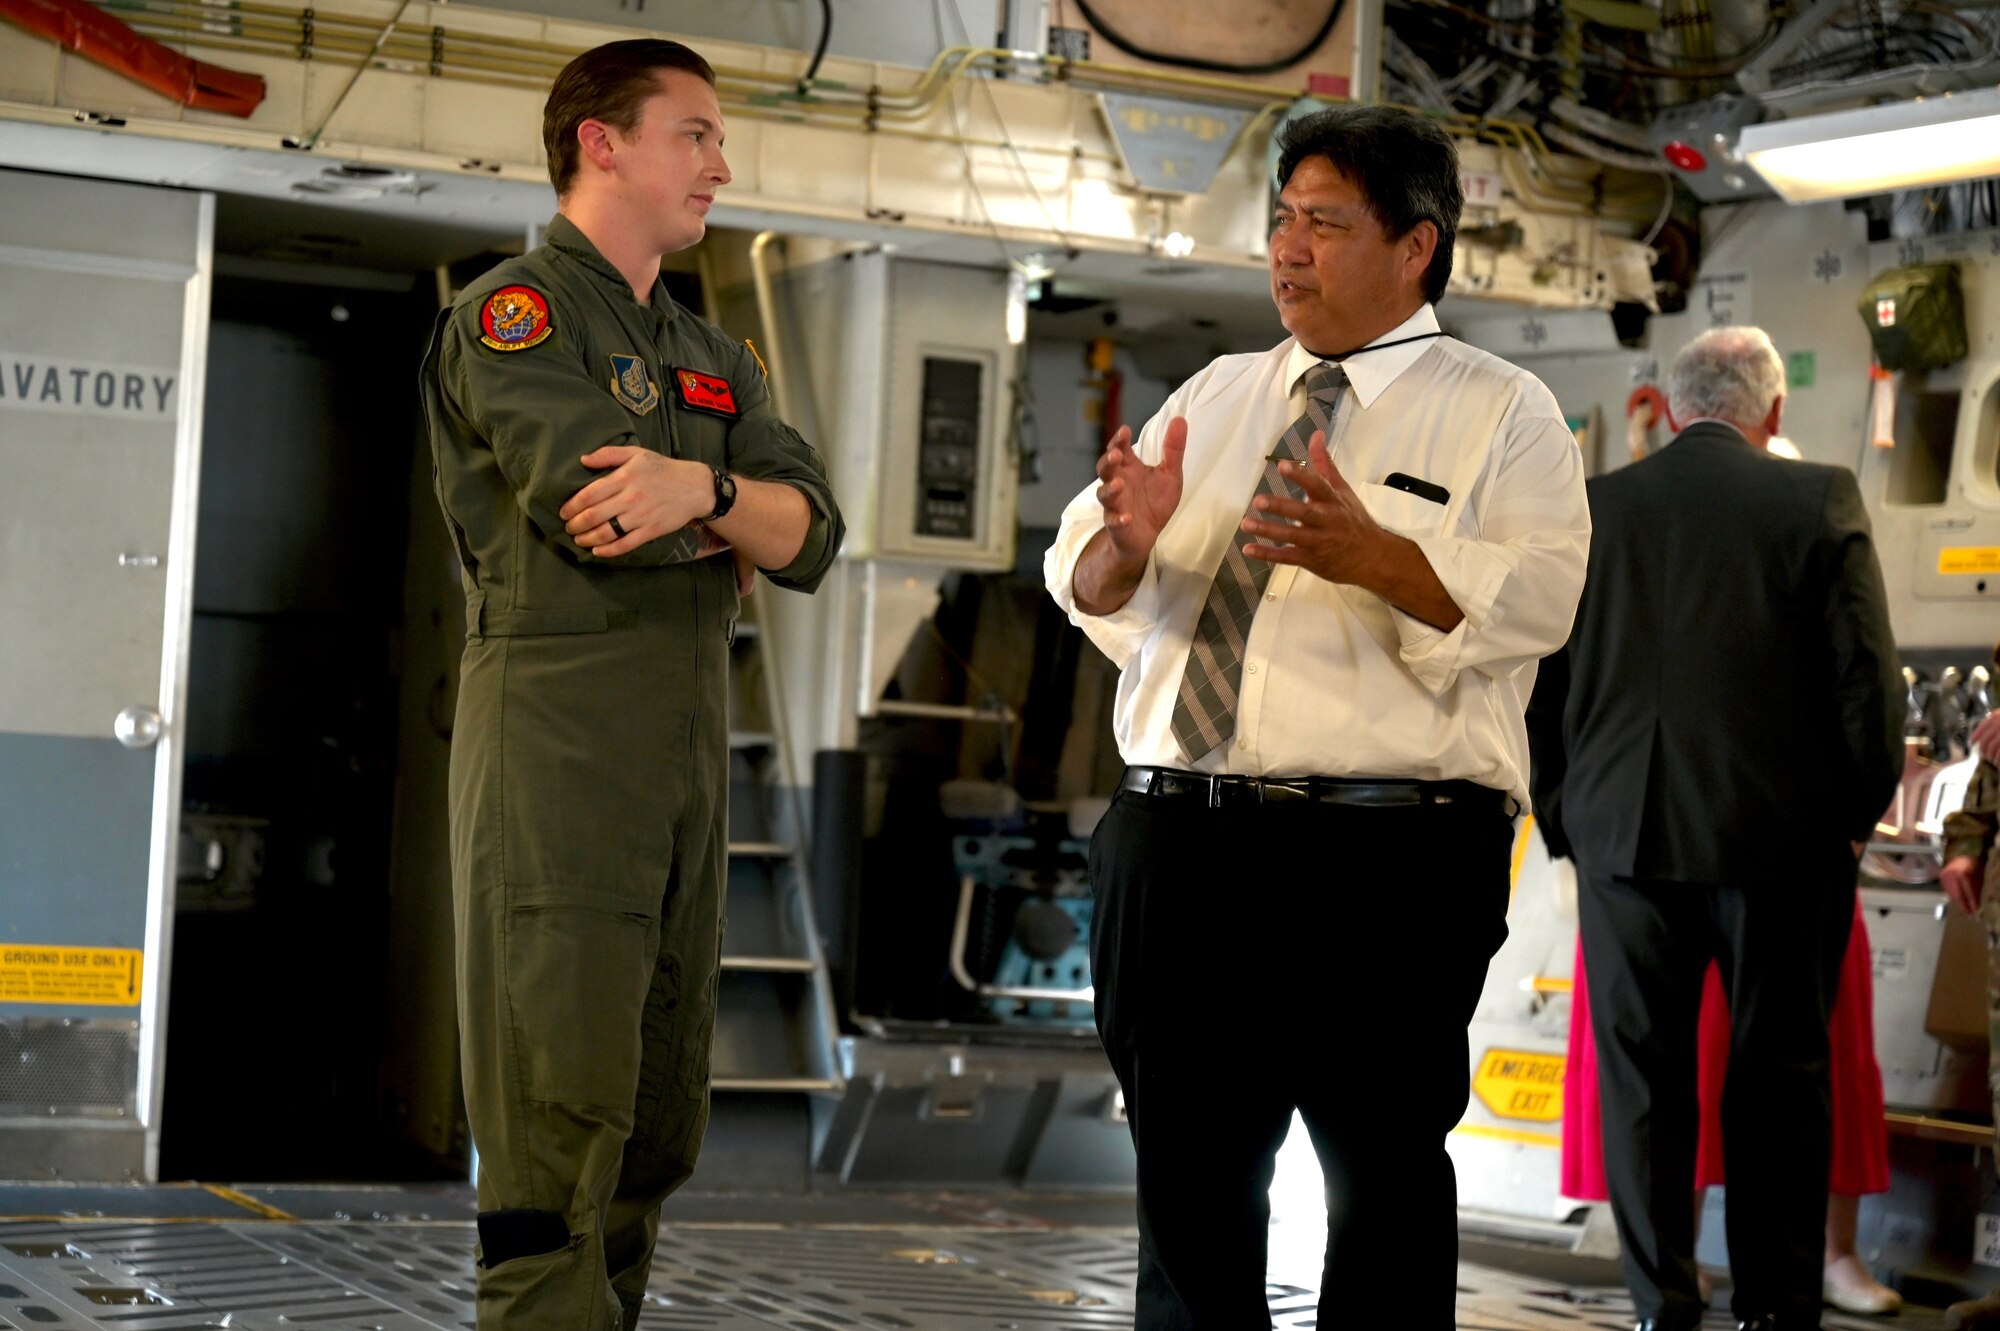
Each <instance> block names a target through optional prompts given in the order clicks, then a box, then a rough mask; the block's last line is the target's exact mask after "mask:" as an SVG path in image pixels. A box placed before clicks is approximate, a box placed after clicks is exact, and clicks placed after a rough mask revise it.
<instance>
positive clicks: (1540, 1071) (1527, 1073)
mask: <svg viewBox="0 0 2000 1331" xmlns="http://www.w3.org/2000/svg"><path fill="white" fill-rule="evenodd" d="M1564 1062H1565V1060H1564V1058H1563V1056H1562V1055H1561V1054H1531V1053H1527V1052H1525V1051H1523V1050H1519V1049H1489V1050H1487V1051H1486V1053H1485V1056H1484V1057H1482V1058H1481V1059H1480V1060H1479V1070H1478V1071H1477V1072H1475V1073H1473V1074H1472V1091H1473V1094H1475V1095H1477V1096H1478V1097H1479V1099H1480V1101H1481V1103H1483V1104H1484V1105H1485V1106H1486V1107H1487V1108H1488V1109H1489V1110H1491V1111H1492V1112H1493V1113H1495V1114H1497V1115H1498V1116H1499V1117H1501V1118H1518V1119H1526V1120H1527V1121H1528V1122H1530V1123H1554V1122H1555V1121H1556V1120H1558V1119H1560V1118H1561V1117H1562V1112H1563V1064H1564Z"/></svg>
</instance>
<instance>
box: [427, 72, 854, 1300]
mask: <svg viewBox="0 0 2000 1331" xmlns="http://www.w3.org/2000/svg"><path fill="white" fill-rule="evenodd" d="M543 133H544V138H545V140H546V143H547V147H548V156H549V170H550V176H551V178H552V179H553V180H554V183H555V187H556V193H557V196H558V198H559V201H560V202H559V208H560V215H559V216H558V217H557V218H556V219H555V220H554V221H553V222H552V223H550V225H549V228H548V231H547V234H546V240H545V243H544V244H543V245H541V246H540V247H539V248H537V249H535V250H534V251H532V252H530V253H528V254H526V255H523V256H522V257H520V258H518V259H511V260H508V261H507V262H505V263H502V264H501V265H499V267H497V268H495V269H494V270H493V271H492V272H491V273H490V274H488V275H487V276H485V277H484V278H482V279H481V280H479V281H478V282H476V283H474V284H473V285H472V286H470V287H468V288H467V289H466V290H465V292H464V293H463V294H462V295H461V296H460V297H459V299H458V300H457V302H456V303H455V304H454V305H453V306H452V308H451V309H450V310H448V311H446V312H445V313H444V314H443V315H442V316H441V317H440V319H439V321H438V326H437V330H436V333H435V335H434V337H433V340H432V344H431V348H430V352H429V354H428V356H427V357H426V358H425V362H424V369H423V384H422V386H423V396H424V404H425V411H426V415H427V417H428V420H429V426H430V438H431V447H432V451H433V455H434V460H435V466H436V477H437V492H438V498H439V501H440V503H441V504H442V506H443V508H444V515H445V519H446V522H447V523H448V525H449V527H450V529H451V534H452V537H453V540H454V541H455V543H456V545H457V550H458V555H459V559H460V561H461V564H462V566H463V581H464V586H465V596H466V628H467V638H466V648H465V657H464V670H463V675H462V682H461V686H460V692H459V700H458V712H457V719H456V723H455V729H454V732H453V738H452V757H451V778H450V800H451V850H452V893H453V902H454V915H455V920H456V934H457V963H458V1006H459V1026H460V1035H461V1042H462V1060H463V1067H464V1078H465V1098H466V1107H467V1111H468V1114H469V1117H470V1119H471V1124H472V1135H473V1141H474V1142H475V1143H476V1144H477V1146H478V1149H479V1180H478V1182H479V1249H478V1266H479V1293H478V1321H479V1326H480V1328H481V1331H502V1329H503V1328H504V1329H505V1331H620V1329H621V1328H622V1331H632V1328H633V1327H634V1325H635V1324H636V1323H637V1321H638V1316H639V1309H640V1305H641V1301H642V1299H643V1296H644V1294H645V1288H646V1276H647V1271H648V1267H649V1264H650V1262H651V1259H652V1254H653V1244H654V1240H655V1237H656V1235H657V1233H658V1226H659V1214H660V1206H661V1203H662V1202H663V1201H664V1200H665V1198H666V1197H667V1195H668V1194H669V1193H671V1192H672V1191H673V1190H674V1189H675V1188H676V1187H678V1186H679V1185H680V1184H681V1183H683V1182H684V1181H686V1179H687V1178H688V1176H689V1174H690V1173H691V1172H692V1170H693V1167H694V1160H695V1153H696V1151H697V1149H698V1148H699V1146H700V1144H701V1137H702V1132H703V1129H704V1128H705V1126H706V1124H707V1121H708V1083H709V1045H710V1040H711V1036H712V1033H713V1030H714V1022H715V1003H716V975H717V963H718V956H719V951H720V933H721V921H722V899H723V888H724V882H725V870H726V867H727V865H726V856H727V840H726V808H725V806H726V803H727V791H728V770H729V752H728V721H727V696H726V693H727V660H726V653H727V651H728V646H729V642H730V638H731V635H732V633H733V631H734V627H735V622H736V615H737V610H738V605H739V595H740V593H741V592H742V591H744V590H747V589H748V584H747V579H748V578H750V577H752V576H754V570H755V569H760V568H761V569H763V570H764V571H765V572H766V574H767V576H769V577H770V579H771V580H772V581H773V582H775V583H777V584H778V585H780V586H783V587H791V588H795V589H798V590H802V591H810V590H812V589H813V588H814V587H815V586H817V584H818V583H819V581H820V579H821V578H822V577H824V576H825V574H826V571H827V568H828V567H829V565H830V564H831V563H832V561H833V558H834V555H835V553H836V552H837V551H838V549H839V546H840V541H841V534H842V525H841V518H840V513H839V510H838V508H837V507H836V505H835V503H834V498H833V494H832V491H831V490H830V489H829V487H828V485H827V480H826V473H825V468H824V467H823V466H822V464H821V461H820V458H819V455H818V454H817V453H816V452H815V451H814V450H813V449H812V447H811V446H809V445H808V444H807V443H806V442H805V441H804V440H802V439H801V438H800V437H799V435H798V434H797V433H796V432H795V431H793V430H792V429H791V427H790V426H788V425H786V424H785V423H784V422H783V421H781V420H780V419H778V416H777V414H776V413H775V411H774V410H773V408H772V403H771V394H770V389H769V387H768V385H767V384H766V382H765V377H764V374H763V371H762V366H761V365H760V363H759V362H758V360H757V358H756V356H755V354H754V353H753V352H752V351H751V350H749V349H748V348H747V347H746V346H744V345H743V344H742V343H738V342H735V341H732V340H731V339H729V338H727V337H725V336H723V335H722V334H721V333H719V332H717V331H716V330H715V329H714V328H712V327H710V326H709V325H707V324H705V323H703V322H702V321H701V320H699V319H697V318H695V317H693V316H692V315H690V314H689V313H688V312H687V311H686V310H684V309H681V308H680V307H678V306H677V305H675V303H674V302H673V300H672V299H671V298H670V297H669V296H668V295H667V291H666V288H665V286H664V285H663V284H662V283H661V281H660V278H659V273H660V258H661V256H662V255H664V254H668V253H672V252H674V251H676V250H681V249H685V248H687V247H688V246H691V245H693V244H695V243H696V242H698V241H699V240H700V239H701V238H702V235H703V233H704V230H705V226H706V223H705V218H706V215H707V213H708V210H709V207H710V205H711V204H712V203H713V202H714V198H715V192H716V190H717V189H718V188H720V187H721V186H722V185H725V184H727V183H728V181H729V168H728V166H727V165H726V164H725V163H724V161H723V157H722V134H723V124H722V112H721V109H720V106H719V104H718V102H717V99H716V95H715V89H714V74H713V72H712V71H711V70H710V68H709V66H708V64H707V63H706V62H705V61H704V60H703V59H702V58H701V57H700V56H699V55H697V54H695V53H694V52H693V51H691V50H689V49H688V48H687V47H685V46H682V45H680V44H679V43H677V42H670V41H664V40H657V39H644V40H634V41H622V42H613V43H611V44H609V45H606V46H600V47H598V48H596V49H594V50H591V51H587V52H585V53H584V54H583V55H580V56H578V57H577V58H576V59H575V60H574V61H572V62H571V63H570V64H569V65H568V66H567V67H566V68H565V69H564V70H563V71H562V73H561V74H560V75H558V76H557V78H556V81H555V85H554V87H553V88H552V90H551V92H550V94H549V100H548V104H547V108H546V110H545V113H544V118H543ZM739 579H743V580H744V581H743V582H742V583H741V585H739Z"/></svg>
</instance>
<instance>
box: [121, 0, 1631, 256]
mask: <svg viewBox="0 0 2000 1331" xmlns="http://www.w3.org/2000/svg"><path fill="white" fill-rule="evenodd" d="M303 13H304V11H302V10H297V9H289V8H286V7H283V6H278V5H269V4H258V3H254V2H252V3H243V4H237V5H234V6H233V7H232V9H231V10H230V18H229V19H228V20H227V22H228V25H229V35H228V36H223V35H220V34H215V35H211V34H213V33H214V27H215V25H216V19H215V13H214V11H213V9H212V8H209V7H207V6H204V5H201V4H199V3H197V2H195V0H147V2H146V4H145V7H144V8H143V9H141V10H138V11H136V12H133V13H131V14H130V21H131V23H132V26H133V27H134V28H135V29H139V30H142V31H143V30H145V29H148V28H152V29H154V30H155V31H156V33H158V35H162V36H169V37H172V38H178V39H179V40H182V41H184V42H186V43H188V44H189V45H201V46H205V47H212V48H214V49H218V50H233V51H244V52H257V53H266V54H283V55H286V56H294V55H296V54H297V52H298V49H299V35H298V34H299V24H300V23H301V22H302V21H303ZM260 20H261V21H260ZM311 21H312V24H313V30H314V38H313V51H314V54H315V55H316V56H317V57H319V58H323V59H324V58H328V57H331V60H332V62H334V63H343V64H344V63H349V62H350V61H351V62H352V63H355V64H357V65H361V66H364V67H366V66H368V65H370V64H372V63H378V62H379V63H380V64H381V65H382V66H384V67H388V68H397V67H401V68H402V69H403V70H405V71H406V72H412V73H425V74H428V75H429V76H431V77H442V78H450V79H454V80H467V81H490V82H496V83H507V84H510V85H531V86H542V85H545V84H546V83H547V81H548V80H549V79H550V78H552V77H553V76H554V74H555V72H556V70H558V69H559V68H561V66H562V64H564V63H566V62H567V61H568V60H569V59H570V58H571V57H572V56H573V55H575V54H576V52H575V51H574V50H571V49H569V48H559V47H553V46H550V45H548V44H547V43H541V42H533V41H528V40H524V39H519V38H508V37H497V36H487V35H483V34H476V33H448V32H443V31H441V30H437V29H432V28H428V27H421V26H408V27H406V26H404V25H400V24H398V25H391V35H390V36H389V37H388V38H386V39H384V38H383V37H382V35H381V31H380V29H379V28H378V27H377V25H376V23H375V22H374V21H371V20H368V19H363V18H358V17H352V16H344V15H340V14H337V13H330V12H328V11H327V10H325V9H315V10H314V12H313V16H312V20H311ZM371 39H372V40H371ZM440 49H442V50H443V51H445V52H447V53H448V56H447V57H446V58H442V59H441V58H439V52H440ZM342 57H347V58H346V59H343V58H342ZM1003 63H1004V64H1006V65H1007V66H1009V67H1013V68H1018V67H1019V66H1020V65H1022V64H1024V63H1034V64H1037V65H1040V66H1042V67H1044V68H1046V69H1048V70H1049V72H1050V75H1051V78H1052V79H1055V80H1060V81H1064V82H1068V83H1072V84H1074V85H1077V86H1079V87H1103V88H1127V89H1146V90H1152V91H1156V92H1157V91H1163V90H1167V91H1171V90H1177V89H1184V90H1189V91H1196V92H1200V93H1203V94H1206V95H1209V96H1212V97H1218V98H1222V99H1226V100H1230V101H1236V102H1239V103H1241V102H1244V101H1254V102H1255V104H1256V106H1257V109H1258V110H1259V112H1260V114H1259V115H1258V116H1257V117H1256V119H1255V120H1254V121H1253V122H1252V125H1253V126H1255V127H1257V128H1261V126H1262V124H1263V123H1264V122H1265V121H1267V120H1268V119H1269V118H1270V117H1272V116H1274V115H1276V114H1278V113H1279V112H1281V111H1282V110H1283V109H1284V108H1286V107H1287V106H1289V105H1290V102H1289V100H1287V99H1277V98H1273V96H1272V93H1271V89H1269V88H1268V87H1265V86H1263V85H1261V84H1254V83H1245V82H1239V81H1236V80H1232V79H1223V78H1214V77H1210V76H1204V75H1198V74H1186V73H1179V72H1169V71H1159V70H1133V69H1126V68H1123V67H1120V66H1113V65H1105V64H1102V63H1098V62H1093V61H1080V60H1067V59H1063V58H1060V57H1051V56H1039V55H1034V54H1030V53H1023V52H1018V51H1009V50H1005V49H1003V48H998V47H973V46H953V47H947V48H945V49H944V50H942V51H940V52H939V53H938V55H937V56H936V57H935V58H934V59H933V60H932V61H931V63H930V65H929V66H928V67H927V68H926V69H925V70H923V71H922V72H921V73H920V74H918V76H917V77H916V78H915V79H914V80H913V81H912V82H910V83H909V84H906V85H904V86H903V87H900V88H897V89H894V90H885V89H883V88H881V87H880V86H871V87H869V88H865V89H864V88H849V87H846V86H843V85H841V84H839V83H837V82H828V81H826V80H819V81H817V82H816V83H815V85H814V87H813V90H812V91H811V92H810V93H808V94H803V95H802V94H801V93H800V92H799V91H798V88H797V85H796V82H795V81H793V80H791V79H789V78H785V77H780V76H778V75H774V74H767V73H764V72H761V71H753V70H739V69H733V68H727V67H718V68H717V70H716V75H717V84H718V95H719V98H720V100H721V101H722V103H723V105H724V106H725V107H726V108H728V109H730V110H731V112H732V113H733V114H735V115H738V116H741V117H744V118H749V119H757V120H774V119H775V120H793V121H800V120H803V121H815V120H832V121H837V122H843V123H847V124H850V125H852V126H854V127H855V128H858V129H866V130H869V131H872V132H892V127H891V125H890V124H887V123H885V122H904V121H910V120H918V119H922V118H924V117H926V116H928V115H930V114H931V113H932V112H933V111H934V110H935V108H936V106H937V105H938V103H939V101H940V99H941V98H943V97H944V96H945V95H947V94H948V92H949V91H950V89H952V88H953V87H954V86H955V85H956V84H958V83H959V82H960V81H961V80H963V79H964V78H965V77H967V75H968V73H969V72H970V71H971V70H973V69H974V68H976V67H991V66H996V65H1000V64H1003ZM739 89H740V90H741V91H740V93H739ZM1440 124H1441V125H1442V127H1443V128H1444V129H1446V130H1447V131H1448V132H1450V133H1451V134H1453V135H1454V136H1456V137H1459V138H1465V139H1471V140H1474V141H1478V142H1484V143H1490V144H1493V145H1495V146H1498V147H1501V148H1503V149H1507V150H1509V151H1511V152H1514V153H1518V154H1520V155H1521V157H1522V159H1523V164H1524V165H1525V168H1526V169H1525V170H1523V171H1521V172H1520V173H1519V174H1518V175H1516V174H1515V173H1512V172H1510V173H1509V175H1510V180H1509V183H1510V185H1512V186H1514V187H1515V189H1516V192H1517V193H1518V194H1520V195H1521V196H1522V198H1523V201H1524V202H1525V203H1526V204H1528V206H1530V207H1534V208H1538V209H1543V208H1545V209H1547V210H1549V211H1559V212H1570V211H1579V212H1584V213H1590V214H1593V215H1602V214H1604V213H1612V214H1615V215H1618V216H1627V215H1630V216H1632V217H1633V218H1635V219H1643V217H1644V216H1646V215H1649V214H1650V212H1651V209H1652V204H1651V202H1650V199H1651V195H1652V187H1651V185H1650V182H1648V183H1647V184H1646V185H1644V186H1637V185H1636V184H1635V185H1632V186H1627V185H1623V184H1622V183H1621V182H1618V181H1616V180H1602V181H1600V180H1599V179H1598V178H1597V177H1598V174H1599V173H1598V172H1597V171H1596V170H1595V169H1594V164H1593V165H1592V166H1590V167H1583V169H1582V170H1581V171H1579V170H1578V169H1577V168H1575V167H1571V166H1570V165H1569V163H1568V162H1566V161H1565V160H1564V158H1563V156H1562V155H1560V154H1558V153H1556V152H1555V151H1554V150H1553V149H1552V148H1551V147H1550V146H1549V144H1548V142H1547V140H1546V139H1544V138H1543V137H1542V135H1541V134H1539V133H1538V132H1537V131H1536V130H1535V129H1534V127H1533V126H1531V125H1527V124H1523V123H1520V122H1517V121H1507V120H1480V119H1477V118H1475V117H1473V116H1469V115H1462V114H1461V115H1454V116H1449V117H1442V118H1440ZM1250 133H1251V127H1250V126H1246V128H1245V130H1244V131H1243V133H1242V135H1241V136H1240V139H1247V138H1248V137H1249V136H1250ZM911 137H922V138H924V139H926V140H928V141H936V142H948V143H963V144H967V145H970V146H980V147H995V146H1004V147H1012V148H1015V149H1016V150H1018V151H1025V152H1038V153H1048V154H1052V155H1059V156H1068V155H1071V152H1070V150H1069V149H1065V148H1059V147H1046V146H1044V145H1036V144H1028V145H1017V144H1005V143H1001V142H999V141H987V140H972V139H968V138H965V137H964V136H962V135H952V134H943V133H921V134H912V135H911ZM1092 156H1093V157H1101V158H1102V159H1103V160H1106V161H1111V160H1115V155H1114V154H1109V153H1104V154H1092ZM1581 165H1582V164H1579V166H1581ZM1614 169H1616V168H1614ZM1565 177H1568V179H1565Z"/></svg>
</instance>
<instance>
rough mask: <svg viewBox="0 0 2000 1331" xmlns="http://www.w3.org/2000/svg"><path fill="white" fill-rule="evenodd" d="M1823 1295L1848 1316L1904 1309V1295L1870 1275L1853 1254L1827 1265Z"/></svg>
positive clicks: (1822, 1288) (1822, 1286)
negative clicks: (1848, 1314)
mask: <svg viewBox="0 0 2000 1331" xmlns="http://www.w3.org/2000/svg"><path fill="white" fill-rule="evenodd" d="M1820 1296H1821V1297H1822V1298H1824V1299H1825V1300H1826V1301H1827V1302H1828V1303H1830V1304H1832V1305H1833V1306H1834V1307H1836V1308H1838V1309H1840V1310H1841V1311H1842V1312H1846V1313H1892V1312H1896V1311H1897V1310H1899V1309H1900V1308H1902V1306H1903V1296H1902V1295H1900V1294H1898V1293H1897V1292H1896V1291H1895V1290H1893V1289H1890V1288H1889V1287H1888V1286H1887V1285H1884V1284H1883V1283H1882V1282H1881V1281H1879V1280H1877V1279H1875V1277H1874V1276H1872V1275H1870V1274H1869V1272H1868V1268H1867V1267H1865V1266H1863V1265H1862V1264H1861V1259H1860V1258H1859V1257H1856V1256H1854V1255H1852V1254H1849V1255H1848V1256H1846V1257H1843V1258H1841V1259H1840V1260H1839V1261H1837V1262H1831V1263H1829V1264H1828V1265H1827V1268H1826V1278H1825V1280H1824V1282H1823V1283H1822V1284H1821V1286H1820Z"/></svg>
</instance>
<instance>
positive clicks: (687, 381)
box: [674, 367, 740, 417]
mask: <svg viewBox="0 0 2000 1331" xmlns="http://www.w3.org/2000/svg"><path fill="white" fill-rule="evenodd" d="M674 393H675V395H676V396H678V397H679V398H680V400H681V405H682V406H684V407H687V408H689V409H690V410H693V411H708V412H713V413H714V414H715V415H717V416H730V417H734V416H736V415H738V414H740V413H739V412H738V411H737V409H736V394H735V393H733V392H731V391H730V388H729V381H728V380H727V379H724V378H723V377H722V376H721V375H717V374H703V373H702V372H701V371H700V370H684V369H680V368H679V367H676V368H675V369H674Z"/></svg>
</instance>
